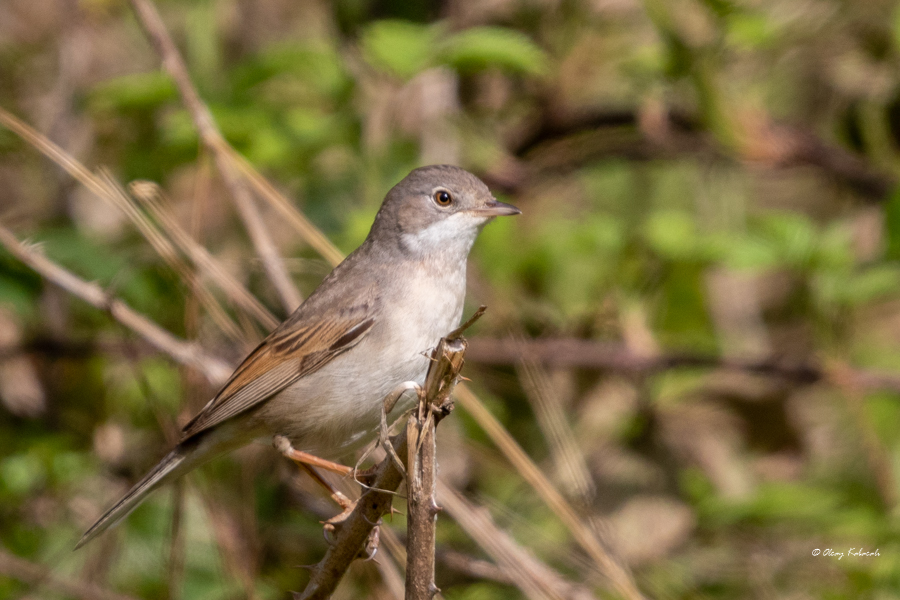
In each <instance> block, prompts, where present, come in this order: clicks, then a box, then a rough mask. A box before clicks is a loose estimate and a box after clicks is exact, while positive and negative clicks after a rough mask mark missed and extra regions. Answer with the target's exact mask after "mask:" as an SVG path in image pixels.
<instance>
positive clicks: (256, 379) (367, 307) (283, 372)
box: [184, 300, 376, 438]
mask: <svg viewBox="0 0 900 600" xmlns="http://www.w3.org/2000/svg"><path fill="white" fill-rule="evenodd" d="M375 320H376V319H375V302H374V301H372V300H370V301H366V302H361V303H359V304H358V305H356V306H353V307H350V308H343V309H341V310H340V311H325V314H319V315H316V316H312V315H310V316H308V317H305V318H304V316H303V313H302V312H301V313H299V314H297V315H295V316H293V317H291V318H290V319H289V320H288V321H286V322H285V323H283V324H282V325H281V326H280V327H279V328H278V329H276V330H275V331H273V332H272V334H271V335H270V336H269V337H268V338H266V339H265V340H264V341H263V342H262V343H261V344H260V345H259V346H257V347H256V349H255V350H254V351H253V352H251V353H250V355H249V356H247V358H246V359H244V362H243V363H241V365H240V366H239V367H238V368H237V369H236V370H235V372H234V374H233V375H232V376H231V379H229V380H228V382H227V383H226V384H225V386H224V387H223V388H222V389H221V390H220V391H219V393H218V394H216V397H215V398H213V399H212V400H211V401H210V402H209V403H208V404H207V405H206V406H204V407H203V410H201V411H200V412H199V413H198V414H197V416H195V417H194V418H193V419H192V420H191V421H190V423H188V424H187V425H185V427H184V437H185V438H188V437H190V436H192V435H195V434H197V433H200V432H201V431H204V430H206V429H209V428H211V427H213V426H215V425H218V424H219V423H221V422H223V421H225V420H227V419H230V418H231V417H234V416H236V415H238V414H240V413H243V412H245V411H246V410H248V409H250V408H252V407H253V406H256V405H257V404H259V403H261V402H263V401H265V400H267V399H268V398H271V397H272V396H274V395H275V394H277V393H278V392H280V391H281V390H283V389H284V388H286V387H288V386H289V385H291V384H292V383H294V382H295V381H297V380H298V379H300V378H301V377H303V376H304V375H308V374H310V373H313V372H315V371H316V370H318V369H319V368H321V367H322V366H323V365H325V364H326V363H328V362H329V361H330V360H331V359H333V358H334V357H336V356H338V355H339V354H341V353H342V352H346V351H347V350H349V349H350V348H352V347H353V346H355V345H356V344H358V343H359V342H360V341H361V340H362V339H363V337H365V335H366V334H367V333H368V332H369V331H370V330H371V329H372V326H373V325H374V324H375Z"/></svg>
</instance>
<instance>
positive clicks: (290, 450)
mask: <svg viewBox="0 0 900 600" xmlns="http://www.w3.org/2000/svg"><path fill="white" fill-rule="evenodd" d="M272 445H273V446H275V449H276V450H278V451H279V452H281V453H282V454H283V455H284V456H286V457H287V458H289V459H291V460H292V461H294V462H295V463H297V464H298V465H302V466H306V465H309V466H312V467H319V468H320V469H325V470H326V471H331V472H332V473H337V474H338V475H351V474H352V473H353V467H348V466H346V465H342V464H340V463H336V462H332V461H330V460H325V459H324V458H319V457H318V456H316V455H314V454H310V453H309V452H303V451H302V450H297V449H296V448H294V447H293V446H292V445H291V441H290V440H289V439H287V438H286V437H284V436H283V435H276V436H275V438H274V439H273V440H272Z"/></svg>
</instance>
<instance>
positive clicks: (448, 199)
mask: <svg viewBox="0 0 900 600" xmlns="http://www.w3.org/2000/svg"><path fill="white" fill-rule="evenodd" d="M434 201H435V202H437V204H438V206H450V205H451V204H452V203H453V196H451V195H450V192H448V191H447V190H438V191H436V192H435V193H434Z"/></svg>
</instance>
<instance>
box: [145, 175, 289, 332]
mask: <svg viewBox="0 0 900 600" xmlns="http://www.w3.org/2000/svg"><path fill="white" fill-rule="evenodd" d="M129 191H131V193H132V194H133V195H134V196H135V197H136V198H137V199H138V200H140V201H141V202H142V203H143V204H144V205H145V206H146V207H147V208H148V209H149V211H150V214H151V215H152V216H153V218H154V219H156V221H157V222H158V223H159V225H160V226H161V227H162V228H163V230H164V231H165V233H166V234H167V235H168V236H169V237H170V238H171V239H172V241H173V242H175V244H176V245H177V246H178V247H179V248H180V249H181V251H182V252H183V253H184V254H185V255H186V256H187V257H188V258H190V260H191V262H193V263H194V266H195V267H196V268H197V270H199V271H200V272H202V273H203V274H204V275H205V276H206V277H209V279H210V281H212V282H213V283H215V284H216V285H217V286H218V287H219V288H220V289H221V290H222V291H223V292H225V294H226V295H227V296H228V297H229V298H230V299H231V301H232V302H234V303H235V305H237V306H239V307H240V308H241V309H243V310H244V311H245V312H246V313H247V314H249V315H251V316H252V317H253V318H255V319H256V320H257V321H259V323H260V324H262V325H263V326H265V327H266V328H267V329H274V328H275V327H277V326H278V323H279V321H278V319H277V318H275V315H273V314H272V313H271V312H270V311H269V309H267V308H266V307H265V306H264V305H263V304H262V302H260V301H259V300H257V299H256V297H255V296H254V295H253V294H251V293H250V292H249V291H247V288H245V287H244V286H243V285H242V284H241V282H239V281H238V280H237V279H235V278H234V276H232V275H231V273H229V272H228V270H227V269H226V268H225V267H223V266H222V265H221V263H219V261H218V260H217V259H216V258H215V257H214V256H213V255H212V254H210V253H209V250H207V249H206V248H205V247H203V246H202V245H201V244H199V243H198V242H197V241H196V240H194V238H193V236H191V234H189V233H188V232H187V231H185V230H184V228H183V227H182V226H181V225H180V224H179V223H178V219H176V218H175V215H173V214H172V211H171V210H170V209H169V208H168V207H167V206H166V203H165V197H164V195H163V192H162V189H160V187H159V185H157V184H156V183H154V182H152V181H133V182H132V183H131V184H129Z"/></svg>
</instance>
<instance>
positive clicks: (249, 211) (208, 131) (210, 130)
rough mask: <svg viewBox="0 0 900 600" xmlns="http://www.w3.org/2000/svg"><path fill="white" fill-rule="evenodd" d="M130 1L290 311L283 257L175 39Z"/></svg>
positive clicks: (292, 297)
mask: <svg viewBox="0 0 900 600" xmlns="http://www.w3.org/2000/svg"><path fill="white" fill-rule="evenodd" d="M131 5H132V6H133V7H134V11H135V13H136V14H137V17H138V21H139V22H140V23H141V26H142V27H143V28H144V31H145V32H146V33H147V36H148V37H149V38H150V41H151V43H152V44H153V47H154V48H156V51H157V53H159V56H160V58H161V59H162V64H163V68H164V69H165V70H166V72H168V73H169V75H170V76H171V77H172V79H173V80H174V81H175V85H176V86H177V87H178V91H179V92H180V94H181V98H182V100H183V101H184V104H185V106H186V107H187V109H188V112H189V113H190V114H191V118H192V119H193V121H194V125H196V127H197V130H198V132H199V133H200V139H201V140H203V144H204V145H205V146H206V147H207V149H209V151H210V152H211V153H212V155H213V158H214V159H215V162H216V167H217V168H218V169H219V173H220V174H221V175H222V180H223V181H224V183H225V186H226V187H227V188H228V190H229V192H230V193H231V197H232V199H233V200H234V203H235V206H236V207H237V209H238V213H240V216H241V219H242V220H243V222H244V226H245V227H246V228H247V233H248V234H249V235H250V239H251V240H252V242H253V246H254V247H255V248H256V252H257V254H259V257H260V260H262V263H263V268H264V269H265V271H266V274H267V275H268V277H269V280H270V281H271V282H272V285H274V286H275V289H276V291H277V292H278V295H279V297H280V298H281V303H282V305H283V306H284V309H285V311H286V312H287V313H291V312H293V311H294V309H295V308H297V307H298V306H299V305H300V302H301V301H302V298H301V297H300V293H299V292H298V291H297V288H296V286H295V285H294V283H293V281H291V278H290V276H289V275H288V272H287V268H286V267H285V266H284V261H283V260H282V259H281V256H280V255H279V253H278V249H277V248H276V247H275V243H274V242H273V241H272V238H271V236H270V235H269V232H268V230H267V229H266V226H265V223H264V222H263V219H262V215H261V214H260V213H259V209H258V208H257V206H256V204H255V202H254V200H253V197H252V195H251V194H250V190H249V189H248V187H247V182H246V181H245V180H244V179H243V178H241V177H240V176H239V174H238V172H237V169H236V168H235V164H234V161H233V158H232V153H231V151H230V147H229V146H228V143H227V142H226V141H225V138H224V137H223V136H222V133H221V132H220V131H219V128H218V127H217V126H216V123H215V120H214V119H213V117H212V113H210V111H209V108H207V106H206V105H205V104H204V103H203V101H202V100H201V99H200V95H199V94H198V93H197V90H196V88H194V84H193V83H192V82H191V78H190V76H189V75H188V71H187V67H186V66H185V64H184V61H183V60H182V59H181V55H180V54H179V53H178V49H177V48H176V47H175V42H174V41H172V38H171V36H170V35H169V32H168V31H167V30H166V26H165V25H164V24H163V22H162V18H160V16H159V13H158V12H157V10H156V7H155V6H154V5H153V3H152V2H151V1H150V0H132V1H131Z"/></svg>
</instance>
